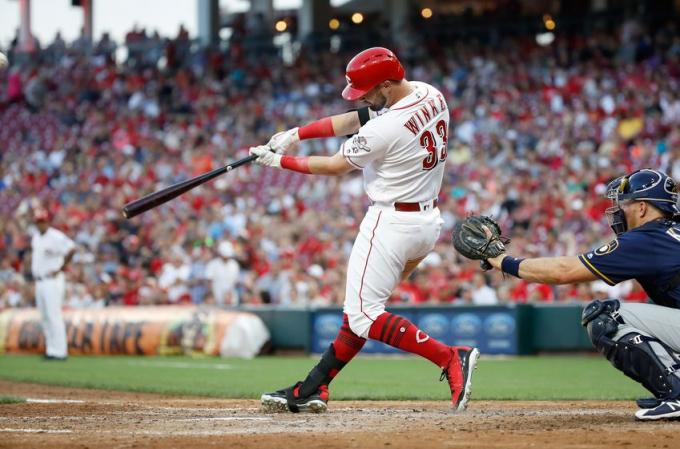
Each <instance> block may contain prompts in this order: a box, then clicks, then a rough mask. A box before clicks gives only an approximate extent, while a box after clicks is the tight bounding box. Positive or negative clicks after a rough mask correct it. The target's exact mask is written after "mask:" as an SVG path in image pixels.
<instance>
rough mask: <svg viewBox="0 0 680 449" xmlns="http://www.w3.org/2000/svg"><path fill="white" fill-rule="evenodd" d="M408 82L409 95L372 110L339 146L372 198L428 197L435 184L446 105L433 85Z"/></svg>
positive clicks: (441, 170)
mask: <svg viewBox="0 0 680 449" xmlns="http://www.w3.org/2000/svg"><path fill="white" fill-rule="evenodd" d="M410 84H411V86H413V87H414V88H415V89H414V90H413V92H412V93H411V94H409V95H407V96H406V97H404V98H402V99H401V100H399V101H398V102H397V103H395V104H394V105H392V107H390V108H386V109H383V110H382V111H379V112H378V113H377V114H375V115H374V117H373V118H371V120H369V121H368V122H367V123H366V124H365V125H364V126H362V127H361V129H360V130H359V132H358V133H357V134H356V135H354V136H353V137H352V138H351V139H348V140H347V141H346V142H345V143H344V144H343V146H342V154H343V156H344V157H345V159H346V160H347V162H349V163H350V164H351V165H352V166H354V167H356V168H359V169H363V172H364V188H365V189H366V193H367V194H368V197H369V198H370V199H371V201H373V202H374V203H382V204H393V203H395V202H423V201H429V200H432V199H434V198H436V197H437V195H438V194H439V190H440V189H441V184H442V178H443V176H444V163H443V162H444V161H445V160H446V155H447V152H446V148H447V141H448V129H449V108H448V106H447V105H446V101H445V100H444V96H443V95H442V93H441V92H439V91H438V90H437V89H435V88H434V87H433V86H430V85H429V84H426V83H422V82H418V81H411V82H410Z"/></svg>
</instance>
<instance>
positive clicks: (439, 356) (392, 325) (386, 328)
mask: <svg viewBox="0 0 680 449" xmlns="http://www.w3.org/2000/svg"><path fill="white" fill-rule="evenodd" d="M368 336H369V337H370V338H372V339H373V340H379V341H382V342H383V343H387V344H388V345H390V346H393V347H395V348H399V349H401V350H403V351H406V352H410V353H411V354H418V355H420V356H422V357H425V358H426V359H427V360H429V361H431V362H432V363H434V364H435V365H437V366H439V367H440V368H442V369H443V368H446V366H447V365H448V363H449V360H450V359H451V349H450V347H449V346H447V345H445V344H443V343H441V342H438V341H437V340H435V339H434V338H431V337H430V336H429V335H427V334H426V333H425V332H423V331H421V330H420V329H418V328H417V327H416V326H415V325H413V323H411V322H410V321H409V320H407V319H406V318H402V317H400V316H399V315H393V314H391V313H389V312H385V313H383V314H382V315H380V316H379V317H378V319H377V320H375V321H374V322H373V324H372V325H371V329H370V330H369V331H368Z"/></svg>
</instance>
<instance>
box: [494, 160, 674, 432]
mask: <svg viewBox="0 0 680 449" xmlns="http://www.w3.org/2000/svg"><path fill="white" fill-rule="evenodd" d="M607 196H608V197H609V198H610V199H612V201H613V202H614V204H613V206H612V207H610V208H609V209H607V218H608V219H609V223H610V225H611V227H612V230H613V231H614V233H615V234H616V238H615V239H614V240H612V241H610V242H609V243H607V244H606V245H603V246H601V247H599V248H595V249H593V250H591V251H588V252H586V253H584V254H581V255H578V256H567V257H541V258H533V259H521V258H516V257H512V256H509V255H507V254H501V255H500V256H497V257H493V258H489V259H488V262H489V263H490V264H491V265H492V266H493V267H494V268H496V269H498V270H501V271H503V272H504V273H507V274H510V275H513V276H516V277H519V278H522V279H525V280H527V281H530V282H541V283H544V284H567V283H573V282H587V281H594V280H598V279H599V280H602V281H604V282H606V283H607V284H608V285H615V284H618V283H619V282H623V281H625V280H628V279H636V280H637V281H638V282H639V283H640V285H641V286H642V288H643V289H644V290H645V292H646V293H647V295H648V296H649V299H650V300H651V304H640V303H626V302H621V301H619V300H618V299H607V300H605V301H600V300H595V301H593V302H591V303H590V304H588V305H587V306H586V308H585V309H584V310H583V316H582V321H581V323H582V324H583V325H584V326H586V329H587V332H588V336H589V337H590V339H591V341H592V343H593V345H594V346H595V348H596V349H597V350H598V351H600V352H601V353H602V354H603V355H604V356H605V357H606V358H607V360H609V361H610V362H611V364H612V365H614V367H616V368H617V369H619V370H621V371H623V373H624V374H625V375H627V376H628V377H630V378H632V379H633V380H635V381H636V382H639V383H641V384H642V385H643V386H644V387H645V388H646V389H647V390H649V391H650V392H651V393H652V394H654V398H650V399H639V400H638V401H637V403H638V406H639V407H640V410H639V411H638V412H637V413H636V414H635V416H636V417H637V419H640V420H657V419H664V418H678V417H680V356H679V355H678V354H680V310H678V309H680V210H679V209H678V206H677V202H678V188H677V185H676V183H675V181H674V180H673V179H672V178H670V177H668V176H667V175H666V174H665V173H663V172H660V171H658V170H652V169H643V170H638V171H636V172H633V173H630V174H628V175H625V176H621V177H620V178H617V179H615V180H614V181H612V182H611V183H610V184H609V186H608V188H607Z"/></svg>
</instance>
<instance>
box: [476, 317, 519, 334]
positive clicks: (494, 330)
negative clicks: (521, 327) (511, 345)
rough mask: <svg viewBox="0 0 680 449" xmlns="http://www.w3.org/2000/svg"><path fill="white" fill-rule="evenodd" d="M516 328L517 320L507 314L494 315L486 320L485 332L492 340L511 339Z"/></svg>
mask: <svg viewBox="0 0 680 449" xmlns="http://www.w3.org/2000/svg"><path fill="white" fill-rule="evenodd" d="M515 326H516V323H515V319H514V318H513V317H512V316H510V315H509V314H507V313H494V314H492V315H489V317H488V318H487V319H486V320H484V332H485V333H486V335H488V336H489V337H492V338H508V337H511V336H512V334H513V332H515Z"/></svg>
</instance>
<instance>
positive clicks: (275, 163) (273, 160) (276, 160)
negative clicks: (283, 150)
mask: <svg viewBox="0 0 680 449" xmlns="http://www.w3.org/2000/svg"><path fill="white" fill-rule="evenodd" d="M248 152H249V153H250V154H254V155H255V156H257V159H255V163H256V164H260V165H263V166H265V167H274V168H281V155H280V154H276V153H274V152H273V151H272V150H271V149H270V148H269V146H268V145H260V146H257V147H250V150H248Z"/></svg>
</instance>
